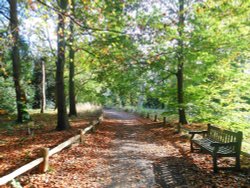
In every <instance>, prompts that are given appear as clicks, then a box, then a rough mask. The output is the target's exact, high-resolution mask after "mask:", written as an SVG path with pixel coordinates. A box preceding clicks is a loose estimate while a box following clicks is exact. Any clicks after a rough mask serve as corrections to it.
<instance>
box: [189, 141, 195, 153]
mask: <svg viewBox="0 0 250 188" xmlns="http://www.w3.org/2000/svg"><path fill="white" fill-rule="evenodd" d="M190 148H191V152H194V146H193V142H190Z"/></svg>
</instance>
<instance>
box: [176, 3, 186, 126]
mask: <svg viewBox="0 0 250 188" xmlns="http://www.w3.org/2000/svg"><path fill="white" fill-rule="evenodd" d="M183 30H184V0H179V23H178V34H179V39H178V54H177V55H178V58H177V59H178V66H177V74H176V76H177V99H178V112H179V123H181V124H187V123H188V122H187V119H186V113H185V105H184V91H183V65H184V54H183V53H184V52H183V48H184V44H183V38H182V37H183Z"/></svg>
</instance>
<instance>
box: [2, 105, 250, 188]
mask: <svg viewBox="0 0 250 188" xmlns="http://www.w3.org/2000/svg"><path fill="white" fill-rule="evenodd" d="M80 122H81V121H80ZM80 124H81V123H80ZM54 134H55V136H54V135H51V137H53V138H54V137H57V134H58V133H56V132H54ZM52 140H53V139H52ZM40 142H42V140H40ZM44 142H45V141H44ZM221 162H223V163H222V164H223V165H224V164H226V165H229V164H230V163H232V160H229V159H226V160H223V161H221ZM247 162H249V159H242V166H243V170H242V171H241V172H231V171H220V172H219V173H218V174H214V173H213V172H212V158H211V156H209V155H207V154H201V153H190V148H189V141H188V138H187V137H186V136H185V135H179V134H175V128H174V126H173V125H166V126H163V125H162V124H161V123H153V122H151V121H150V120H146V119H143V118H139V117H136V116H134V115H132V114H128V113H125V112H116V111H112V110H108V111H106V112H105V119H104V121H103V123H102V124H101V125H100V126H99V127H98V129H97V131H96V133H95V134H88V135H87V136H86V140H85V144H81V145H80V144H74V145H73V146H72V147H71V148H69V149H66V150H63V151H62V152H60V153H59V154H56V155H54V156H52V157H51V158H50V170H49V171H48V172H47V173H45V174H38V173H36V170H33V171H31V172H29V173H27V174H26V175H23V176H21V177H19V178H18V181H19V182H20V183H21V184H22V186H23V187H91V188H92V187H122V188H123V187H129V188H130V187H250V175H249V169H248V168H246V166H247ZM6 187H7V186H6Z"/></svg>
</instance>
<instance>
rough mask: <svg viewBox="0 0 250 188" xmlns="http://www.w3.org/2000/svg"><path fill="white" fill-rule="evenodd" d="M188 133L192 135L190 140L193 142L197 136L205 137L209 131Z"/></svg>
mask: <svg viewBox="0 0 250 188" xmlns="http://www.w3.org/2000/svg"><path fill="white" fill-rule="evenodd" d="M188 133H189V134H191V138H190V139H191V140H192V139H193V138H194V136H195V135H196V134H202V136H203V137H204V136H205V134H207V133H208V131H189V132H188Z"/></svg>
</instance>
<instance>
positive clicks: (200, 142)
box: [189, 124, 243, 173]
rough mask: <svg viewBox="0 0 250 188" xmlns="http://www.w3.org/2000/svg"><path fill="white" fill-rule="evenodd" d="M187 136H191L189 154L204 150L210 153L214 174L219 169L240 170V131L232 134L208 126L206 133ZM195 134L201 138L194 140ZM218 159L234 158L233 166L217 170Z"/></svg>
mask: <svg viewBox="0 0 250 188" xmlns="http://www.w3.org/2000/svg"><path fill="white" fill-rule="evenodd" d="M189 134H191V139H190V143H191V152H193V151H194V150H200V151H203V150H205V151H207V152H208V153H210V154H211V155H212V157H213V170H214V172H215V173H216V172H218V170H219V169H232V168H233V169H235V170H240V152H241V142H242V137H243V134H242V132H241V131H239V132H232V131H229V130H223V129H220V128H218V127H215V126H212V125H211V124H208V128H207V130H206V131H190V132H189ZM196 134H200V135H201V136H202V138H195V135H196ZM194 145H195V146H196V147H194ZM197 146H198V147H197ZM218 157H235V166H234V167H227V168H222V167H220V168H219V167H218V165H217V159H218Z"/></svg>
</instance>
